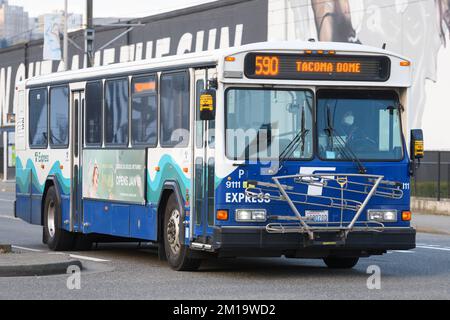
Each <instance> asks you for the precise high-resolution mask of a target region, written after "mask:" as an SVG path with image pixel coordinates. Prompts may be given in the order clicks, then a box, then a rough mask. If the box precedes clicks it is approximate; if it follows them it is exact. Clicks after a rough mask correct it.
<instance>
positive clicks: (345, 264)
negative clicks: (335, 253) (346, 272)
mask: <svg viewBox="0 0 450 320" xmlns="http://www.w3.org/2000/svg"><path fill="white" fill-rule="evenodd" d="M323 261H324V262H325V264H326V265H327V266H328V268H330V269H352V268H353V267H355V266H356V265H357V264H358V262H359V258H348V257H327V258H324V259H323Z"/></svg>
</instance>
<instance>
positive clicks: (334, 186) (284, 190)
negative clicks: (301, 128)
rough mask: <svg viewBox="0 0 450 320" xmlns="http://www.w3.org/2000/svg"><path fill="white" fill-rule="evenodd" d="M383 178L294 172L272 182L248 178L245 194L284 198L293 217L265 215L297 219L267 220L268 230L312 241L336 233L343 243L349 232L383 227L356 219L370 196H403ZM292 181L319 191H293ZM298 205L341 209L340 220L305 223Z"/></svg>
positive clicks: (373, 222)
mask: <svg viewBox="0 0 450 320" xmlns="http://www.w3.org/2000/svg"><path fill="white" fill-rule="evenodd" d="M383 179H384V177H383V176H378V175H367V174H332V175H330V174H311V175H302V174H298V175H291V176H281V177H273V178H272V180H273V181H274V183H267V182H257V181H248V182H247V184H246V195H247V196H249V197H251V198H256V199H259V200H271V201H285V202H287V203H288V205H289V207H290V208H291V210H292V211H293V212H294V214H295V217H293V216H271V217H269V219H271V220H278V221H290V222H294V221H295V222H297V223H269V224H268V225H267V226H266V230H267V232H269V233H282V234H284V233H306V234H307V235H308V237H309V240H310V241H315V240H316V239H315V235H316V233H318V232H322V233H323V232H336V233H338V234H339V237H340V240H341V241H342V242H344V243H345V241H346V239H347V238H348V235H349V233H350V232H352V231H354V230H362V229H363V230H368V231H375V232H380V231H383V230H384V228H385V226H384V224H383V223H381V222H376V221H363V222H361V221H358V220H359V219H360V217H361V215H362V213H363V212H364V210H365V208H366V207H367V205H368V203H369V202H370V200H371V199H372V198H373V197H382V198H389V199H402V198H403V191H402V190H401V189H400V184H399V183H397V182H391V181H384V180H383ZM287 180H291V181H292V180H293V182H294V183H291V184H286V181H287ZM352 180H359V181H352ZM282 182H284V183H282ZM296 184H297V185H298V184H300V185H303V186H304V187H305V186H306V187H307V188H309V187H313V188H319V189H321V190H322V193H321V195H314V194H308V192H305V193H303V192H296V191H295V187H294V186H295V185H296ZM327 191H334V192H339V193H340V197H335V196H326V195H322V194H325V193H327ZM274 193H275V194H274ZM348 195H354V196H357V195H359V196H365V198H364V200H363V201H358V200H353V199H349V198H348ZM298 205H303V206H305V205H306V206H307V205H309V206H312V207H319V208H331V209H338V210H341V221H340V222H312V223H308V222H307V220H306V213H305V215H302V214H301V213H300V211H299V209H298V208H297V206H298ZM345 211H351V212H355V215H354V217H353V219H352V220H351V221H344V212H345ZM333 243H336V242H333Z"/></svg>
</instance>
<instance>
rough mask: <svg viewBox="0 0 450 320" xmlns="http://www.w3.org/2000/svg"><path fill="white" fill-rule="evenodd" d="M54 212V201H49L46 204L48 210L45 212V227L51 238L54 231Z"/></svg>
mask: <svg viewBox="0 0 450 320" xmlns="http://www.w3.org/2000/svg"><path fill="white" fill-rule="evenodd" d="M55 213H56V207H55V202H54V201H51V202H50V204H49V206H48V212H47V228H48V234H49V236H50V237H51V238H53V237H54V236H55V232H56V230H55V229H56V223H55Z"/></svg>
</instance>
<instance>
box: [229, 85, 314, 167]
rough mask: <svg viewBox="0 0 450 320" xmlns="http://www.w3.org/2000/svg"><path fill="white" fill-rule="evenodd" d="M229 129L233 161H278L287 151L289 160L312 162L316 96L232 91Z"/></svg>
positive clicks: (279, 91)
mask: <svg viewBox="0 0 450 320" xmlns="http://www.w3.org/2000/svg"><path fill="white" fill-rule="evenodd" d="M226 129H227V130H226V140H227V142H226V152H227V156H228V157H229V158H230V159H235V160H252V159H255V160H259V159H278V158H279V157H280V156H281V155H282V153H283V152H285V151H286V150H287V149H289V154H287V157H286V158H288V159H310V158H312V156H313V93H312V92H311V91H309V90H283V89H277V90H273V89H256V88H233V89H228V90H227V93H226ZM297 140H298V143H296V142H297ZM294 142H295V143H294Z"/></svg>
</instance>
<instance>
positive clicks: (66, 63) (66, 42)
mask: <svg viewBox="0 0 450 320" xmlns="http://www.w3.org/2000/svg"><path fill="white" fill-rule="evenodd" d="M67 20H68V0H64V49H63V50H64V58H63V59H64V70H65V71H67V70H68V69H69V35H68V25H67V24H68V21H67Z"/></svg>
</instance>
